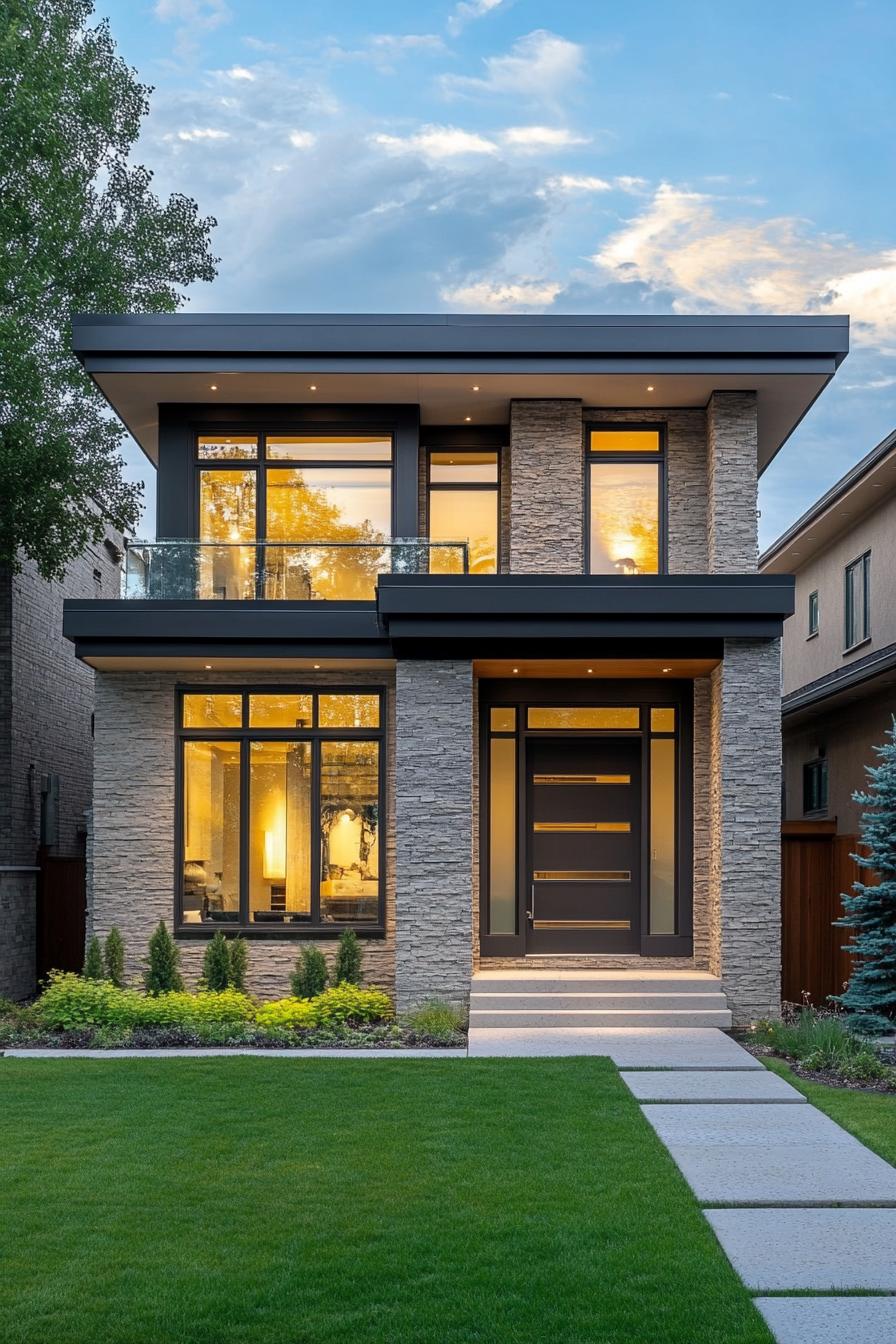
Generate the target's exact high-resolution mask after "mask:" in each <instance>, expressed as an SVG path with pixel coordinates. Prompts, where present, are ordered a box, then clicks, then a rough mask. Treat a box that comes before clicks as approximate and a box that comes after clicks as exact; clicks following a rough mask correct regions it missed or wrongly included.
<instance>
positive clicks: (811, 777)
mask: <svg viewBox="0 0 896 1344" xmlns="http://www.w3.org/2000/svg"><path fill="white" fill-rule="evenodd" d="M827 810H828V763H827V760H826V759H825V758H824V757H819V759H818V760H815V761H807V762H806V764H805V765H804V766H803V812H805V813H809V812H827Z"/></svg>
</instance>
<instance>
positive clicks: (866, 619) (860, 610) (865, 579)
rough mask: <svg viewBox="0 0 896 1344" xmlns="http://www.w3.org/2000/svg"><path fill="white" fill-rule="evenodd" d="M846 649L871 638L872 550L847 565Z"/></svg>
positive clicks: (844, 638)
mask: <svg viewBox="0 0 896 1344" xmlns="http://www.w3.org/2000/svg"><path fill="white" fill-rule="evenodd" d="M845 580H846V591H845V607H844V615H845V621H844V625H845V629H844V637H843V646H844V649H845V650H846V651H847V652H848V651H849V650H850V649H853V648H855V646H856V645H857V644H862V643H864V641H865V640H866V639H870V638H871V552H870V551H866V552H865V554H864V555H860V556H859V558H858V560H853V562H852V564H851V565H847V566H846V574H845Z"/></svg>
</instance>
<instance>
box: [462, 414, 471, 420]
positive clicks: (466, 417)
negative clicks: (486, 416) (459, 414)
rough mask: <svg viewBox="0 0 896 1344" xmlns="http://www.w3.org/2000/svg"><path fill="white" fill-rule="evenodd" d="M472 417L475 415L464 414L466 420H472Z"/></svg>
mask: <svg viewBox="0 0 896 1344" xmlns="http://www.w3.org/2000/svg"><path fill="white" fill-rule="evenodd" d="M472 418H473V417H472V416H470V415H465V416H464V419H465V420H471V419H472Z"/></svg>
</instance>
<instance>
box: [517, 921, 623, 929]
mask: <svg viewBox="0 0 896 1344" xmlns="http://www.w3.org/2000/svg"><path fill="white" fill-rule="evenodd" d="M532 927H533V928H535V929H630V928H631V923H630V921H629V920H627V919H536V920H533V921H532Z"/></svg>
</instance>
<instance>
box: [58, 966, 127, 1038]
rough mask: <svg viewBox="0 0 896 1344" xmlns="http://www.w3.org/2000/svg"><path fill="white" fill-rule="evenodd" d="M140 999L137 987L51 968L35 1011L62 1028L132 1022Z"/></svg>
mask: <svg viewBox="0 0 896 1344" xmlns="http://www.w3.org/2000/svg"><path fill="white" fill-rule="evenodd" d="M141 1000H142V995H140V994H138V993H137V991H136V990H133V989H118V988H117V987H116V986H115V985H113V984H112V982H111V980H88V979H87V978H86V977H84V976H80V975H73V974H72V973H71V972H70V971H66V972H60V971H52V972H51V973H50V977H49V982H48V984H47V988H46V989H45V990H44V992H43V994H42V995H41V996H40V998H39V999H38V1001H37V1004H36V1005H35V1013H36V1015H37V1017H38V1019H39V1021H40V1022H41V1023H42V1024H43V1025H44V1026H47V1027H52V1028H54V1029H57V1030H62V1031H72V1030H74V1029H76V1028H78V1027H99V1026H111V1025H116V1026H131V1025H132V1023H133V1022H134V1021H135V1020H136V1013H137V1012H138V1011H139V1009H138V1007H137V1005H138V1004H139V1003H140V1002H141Z"/></svg>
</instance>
